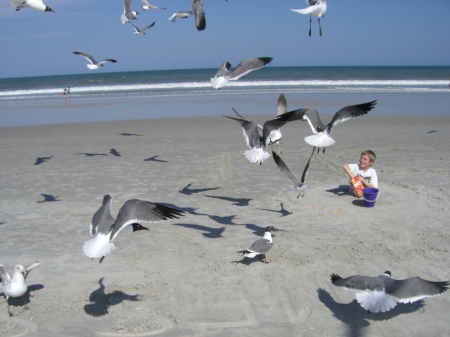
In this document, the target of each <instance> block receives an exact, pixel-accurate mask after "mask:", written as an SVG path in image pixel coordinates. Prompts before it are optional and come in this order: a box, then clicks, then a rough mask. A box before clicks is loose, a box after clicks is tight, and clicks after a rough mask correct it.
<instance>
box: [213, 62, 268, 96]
mask: <svg viewBox="0 0 450 337" xmlns="http://www.w3.org/2000/svg"><path fill="white" fill-rule="evenodd" d="M272 59H273V58H272V57H257V58H250V59H245V60H243V61H241V63H239V64H238V65H237V67H236V68H233V69H231V70H230V68H231V63H229V62H227V61H225V62H224V63H223V64H222V66H221V67H220V68H219V70H218V71H217V73H216V75H215V76H214V77H213V78H211V85H212V87H213V88H214V89H220V88H222V87H224V86H225V85H227V84H228V82H229V81H236V80H238V79H239V78H241V77H242V76H244V75H247V74H248V73H249V72H251V71H254V70H257V69H260V68H262V67H264V66H265V65H266V64H269V63H270V62H272Z"/></svg>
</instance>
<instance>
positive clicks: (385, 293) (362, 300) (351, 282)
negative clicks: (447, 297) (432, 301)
mask: <svg viewBox="0 0 450 337" xmlns="http://www.w3.org/2000/svg"><path fill="white" fill-rule="evenodd" d="M331 282H332V283H333V284H334V285H335V286H337V287H341V288H344V289H345V290H348V291H351V292H356V300H357V301H358V303H359V304H360V305H361V306H362V307H363V308H364V309H366V310H367V311H369V313H371V312H373V313H377V312H380V311H381V312H386V311H389V310H391V309H393V308H395V306H396V305H397V302H400V303H413V302H416V301H419V300H421V299H424V298H425V297H433V296H438V295H440V294H442V293H443V292H444V291H446V290H447V289H448V287H449V283H450V282H448V281H443V282H439V281H438V282H435V281H427V280H424V279H421V278H420V277H411V278H408V279H405V280H395V279H393V278H391V272H390V271H385V272H384V273H383V274H382V275H380V276H376V277H370V276H362V275H353V276H350V277H347V278H342V277H340V276H339V275H337V274H331Z"/></svg>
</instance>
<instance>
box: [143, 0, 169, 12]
mask: <svg viewBox="0 0 450 337" xmlns="http://www.w3.org/2000/svg"><path fill="white" fill-rule="evenodd" d="M142 2H143V3H144V4H143V5H142V9H143V10H144V11H148V10H150V9H167V8H166V7H156V6H153V5H150V4H149V3H148V1H147V0H142Z"/></svg>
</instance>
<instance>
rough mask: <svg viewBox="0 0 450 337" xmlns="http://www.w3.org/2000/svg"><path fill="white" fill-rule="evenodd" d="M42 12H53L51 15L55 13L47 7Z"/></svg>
mask: <svg viewBox="0 0 450 337" xmlns="http://www.w3.org/2000/svg"><path fill="white" fill-rule="evenodd" d="M44 12H53V13H55V11H54V10H53V9H51V8H50V7H48V6H45V11H44Z"/></svg>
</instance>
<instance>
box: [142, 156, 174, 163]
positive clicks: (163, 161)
mask: <svg viewBox="0 0 450 337" xmlns="http://www.w3.org/2000/svg"><path fill="white" fill-rule="evenodd" d="M156 157H159V156H158V155H156V156H153V157H150V158H147V159H144V161H157V162H159V163H168V162H169V161H168V160H163V159H156Z"/></svg>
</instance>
